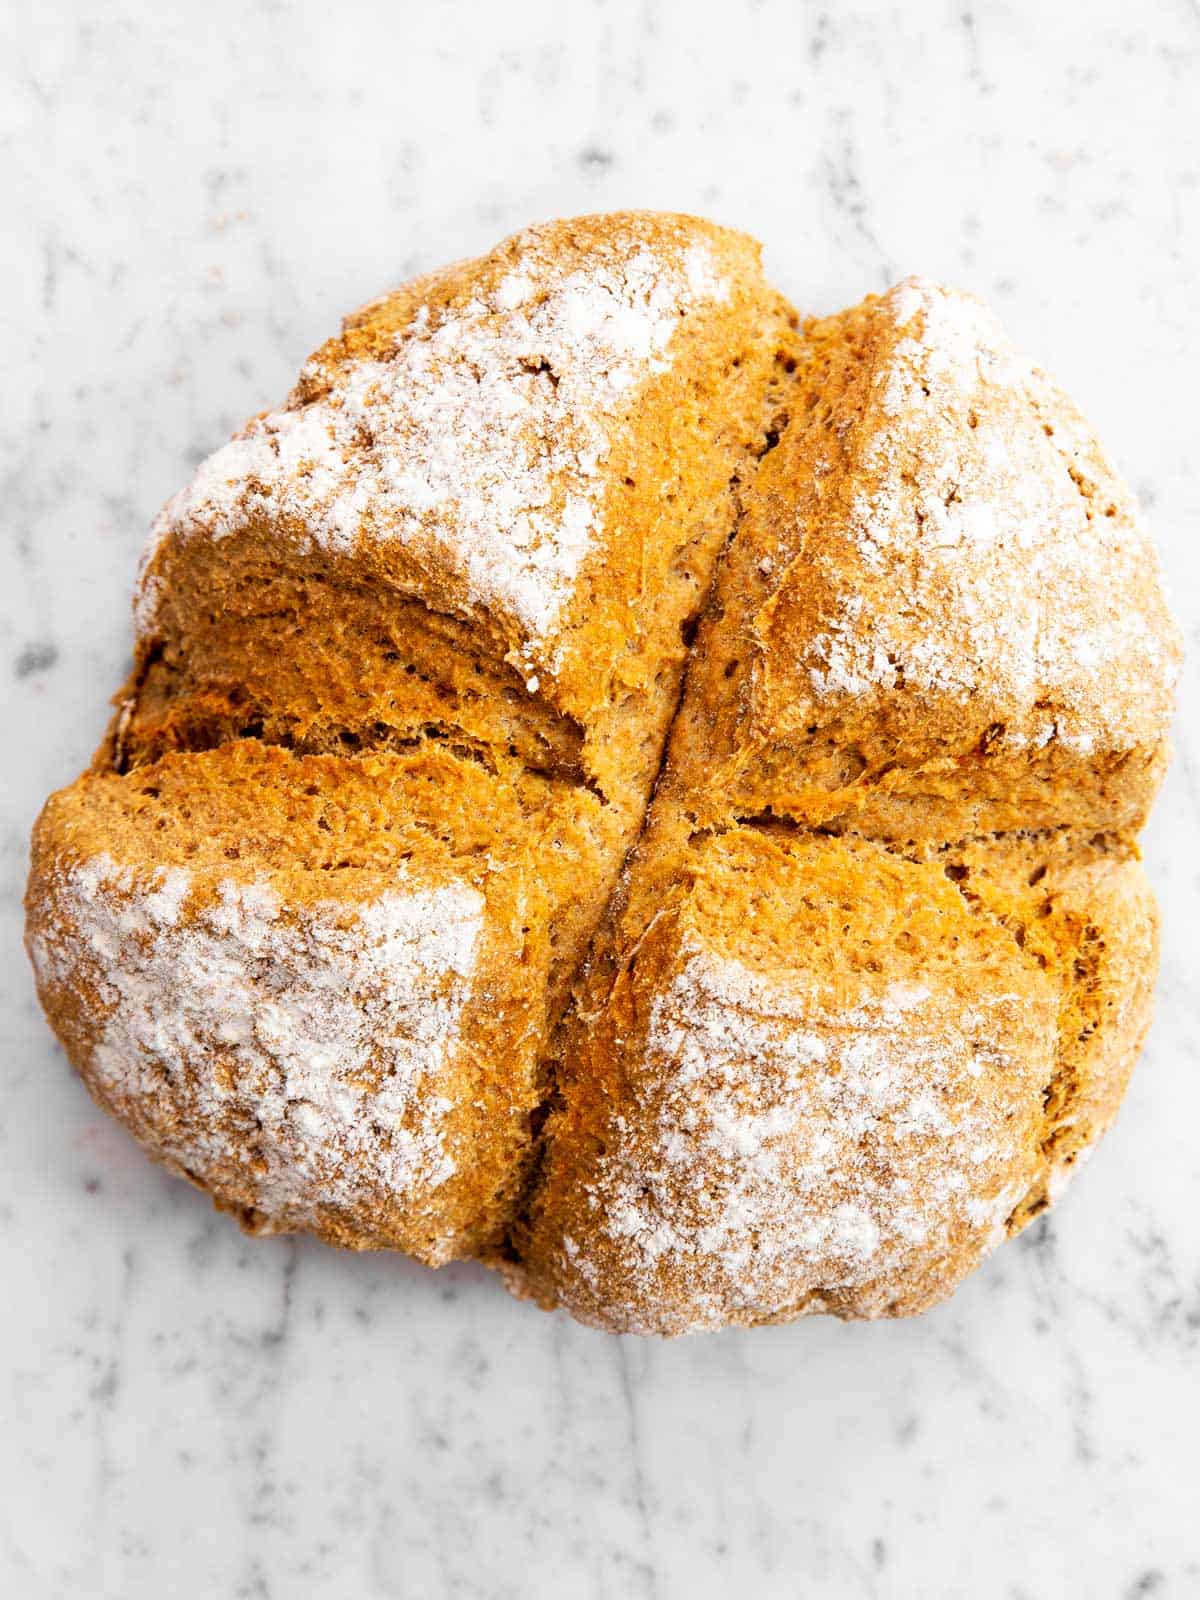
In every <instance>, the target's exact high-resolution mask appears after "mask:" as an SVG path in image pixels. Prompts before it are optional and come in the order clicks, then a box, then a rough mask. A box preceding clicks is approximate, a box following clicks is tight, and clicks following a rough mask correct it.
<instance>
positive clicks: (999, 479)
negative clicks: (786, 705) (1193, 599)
mask: <svg viewBox="0 0 1200 1600" xmlns="http://www.w3.org/2000/svg"><path fill="white" fill-rule="evenodd" d="M882 309H883V311H884V314H885V315H887V316H889V317H890V318H891V320H892V322H893V323H894V325H895V328H896V330H897V331H898V334H899V338H898V341H897V342H896V343H895V345H894V348H893V349H892V350H891V352H890V356H889V359H888V360H886V361H884V362H882V363H881V364H880V367H879V370H878V371H877V372H876V373H875V374H874V377H873V380H872V389H871V392H870V395H869V397H868V401H867V412H866V414H867V416H868V417H869V418H873V419H874V420H873V436H870V437H868V439H867V441H866V443H865V445H864V448H863V456H862V465H861V473H862V479H863V483H862V487H861V488H860V490H859V491H858V493H857V494H856V496H855V498H854V500H853V502H852V503H851V506H850V511H849V517H848V523H847V524H846V525H845V526H836V527H832V528H830V529H828V530H826V531H827V533H828V534H830V535H831V536H832V543H831V553H830V555H829V556H828V557H824V558H821V557H818V562H819V564H820V565H821V567H822V570H823V572H824V574H825V575H826V576H827V577H829V578H830V579H831V581H832V583H833V587H834V591H835V593H840V594H841V595H842V600H841V607H840V611H839V612H838V613H837V614H835V615H834V616H833V617H832V618H831V619H830V620H829V621H828V622H827V625H826V631H825V632H824V633H822V634H821V635H820V636H819V637H818V638H817V639H816V640H815V641H814V643H813V646H812V650H811V653H810V656H809V658H808V660H809V665H808V668H807V676H808V678H809V680H810V683H811V688H812V690H813V691H815V693H816V695H817V697H818V698H819V699H829V698H831V697H838V696H862V695H869V694H877V693H884V694H889V693H895V692H904V693H918V694H920V693H936V694H939V695H946V696H949V697H950V698H951V699H953V700H957V701H961V702H963V703H966V702H968V701H971V700H976V701H977V703H978V704H982V705H986V706H987V707H989V708H991V710H992V712H993V714H994V716H995V719H996V721H997V722H998V723H1003V725H1004V726H1003V728H1002V729H1001V730H1000V731H999V734H998V737H1001V738H1003V740H1004V741H1005V742H1006V743H1007V744H1009V745H1010V746H1011V747H1013V748H1027V747H1033V748H1035V749H1037V748H1041V747H1042V746H1044V745H1046V744H1048V743H1049V742H1050V741H1051V740H1057V741H1058V742H1059V743H1061V744H1063V745H1065V746H1067V747H1068V748H1070V749H1073V750H1075V751H1077V752H1078V753H1080V754H1083V755H1087V754H1089V753H1090V752H1091V751H1092V750H1093V749H1095V748H1106V749H1114V748H1115V749H1128V748H1132V747H1133V746H1134V745H1135V744H1137V743H1138V742H1139V741H1140V740H1143V739H1144V740H1147V741H1149V742H1153V741H1154V740H1156V739H1157V738H1158V737H1160V736H1161V734H1162V731H1163V729H1164V728H1165V726H1166V722H1167V720H1168V719H1169V714H1170V695H1171V690H1172V688H1173V685H1174V680H1175V677H1176V675H1177V671H1178V662H1177V654H1176V652H1175V649H1174V646H1173V640H1174V635H1173V630H1172V629H1171V626H1170V622H1169V618H1167V616H1166V613H1165V609H1164V608H1163V605H1162V602H1161V596H1160V594H1159V588H1158V584H1159V579H1158V563H1157V557H1156V555H1155V552H1154V548H1153V545H1152V542H1151V541H1150V539H1149V537H1148V535H1147V533H1146V530H1145V528H1144V526H1143V524H1142V521H1141V518H1140V516H1139V514H1138V511H1137V508H1136V505H1135V504H1134V502H1133V499H1132V497H1131V496H1130V494H1129V492H1128V490H1127V489H1126V487H1125V485H1124V484H1123V483H1122V482H1121V480H1120V478H1119V477H1118V476H1117V474H1116V473H1115V471H1114V470H1113V468H1112V467H1111V465H1110V463H1109V462H1108V461H1107V460H1106V459H1105V458H1104V456H1103V454H1102V452H1101V451H1100V449H1099V447H1098V446H1097V444H1096V442H1095V439H1094V437H1093V435H1092V434H1091V432H1090V430H1089V429H1088V428H1087V426H1086V424H1085V423H1084V421H1083V419H1082V418H1081V417H1080V416H1079V414H1078V412H1077V411H1076V410H1075V408H1074V406H1072V404H1071V403H1070V401H1069V400H1067V398H1066V397H1065V396H1064V395H1063V394H1062V393H1061V392H1060V391H1059V390H1058V389H1057V388H1056V387H1055V386H1054V385H1053V384H1052V383H1051V381H1050V380H1049V379H1048V378H1047V377H1046V375H1045V373H1043V372H1041V371H1040V370H1039V369H1038V368H1036V367H1033V366H1032V365H1031V364H1030V363H1028V362H1026V361H1024V360H1023V359H1022V358H1021V357H1019V356H1018V354H1017V352H1016V351H1015V349H1014V348H1013V346H1012V344H1011V342H1010V341H1009V340H1008V338H1007V337H1006V336H1005V334H1004V333H1003V331H1002V329H1001V327H1000V324H999V322H998V321H997V319H996V318H995V316H994V315H993V314H992V313H991V312H990V311H989V310H988V309H987V308H986V307H985V306H984V305H982V304H981V303H980V302H979V301H978V300H976V299H975V298H974V297H973V296H970V295H965V294H961V293H956V292H953V291H951V290H947V289H943V288H941V287H939V286H938V285H936V284H932V283H929V282H927V281H926V280H923V279H917V278H914V279H909V280H907V281H906V282H904V283H903V284H901V285H899V287H898V288H896V289H894V290H893V291H892V292H891V293H890V294H889V295H887V296H885V297H884V300H883V306H882ZM868 426H869V427H870V426H872V424H871V423H870V422H869V423H868Z"/></svg>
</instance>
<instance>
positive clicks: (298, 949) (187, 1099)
mask: <svg viewBox="0 0 1200 1600" xmlns="http://www.w3.org/2000/svg"><path fill="white" fill-rule="evenodd" d="M190 890H191V885H190V880H189V877H188V874H187V873H186V872H184V871H183V870H181V869H172V870H170V871H167V870H165V869H161V868H160V869H159V870H158V871H157V872H156V873H155V874H154V877H153V879H152V881H151V883H150V885H149V886H148V887H147V886H146V885H145V884H144V883H139V881H138V880H136V879H135V877H134V874H133V873H132V872H131V871H130V870H129V869H128V868H123V867H120V866H118V865H117V864H116V863H115V862H114V861H113V860H112V859H111V858H110V857H108V856H103V855H102V856H99V857H96V858H94V859H92V860H89V861H86V862H84V863H82V864H79V865H77V866H75V867H74V868H73V869H71V870H70V872H69V874H68V884H67V888H66V892H65V894H64V895H63V896H62V899H61V902H60V905H59V909H58V917H59V919H60V920H61V921H62V923H63V926H62V927H61V928H58V929H55V930H53V936H52V937H49V938H43V939H41V940H40V941H39V943H38V946H37V948H35V951H34V955H35V961H36V962H37V964H38V966H39V969H40V970H41V972H42V974H43V975H51V976H53V975H54V971H55V964H56V963H57V964H58V966H61V968H62V971H61V973H59V974H58V976H59V977H60V978H61V980H62V981H64V982H65V981H70V977H71V973H72V971H73V970H74V962H75V960H76V952H78V951H79V949H80V947H82V949H83V950H84V951H85V952H86V953H87V955H88V956H89V957H90V960H91V962H92V963H94V965H95V967H96V969H97V970H98V972H99V973H100V975H101V976H100V978H99V980H98V987H99V989H100V992H101V997H102V1000H103V1002H104V1006H105V1011H106V1013H107V1018H106V1021H105V1024H104V1027H103V1030H102V1032H101V1035H100V1037H99V1039H98V1041H97V1043H96V1046H95V1048H94V1051H93V1054H92V1059H91V1075H92V1077H93V1078H94V1080H95V1081H96V1082H97V1084H98V1085H99V1087H100V1088H101V1089H102V1091H103V1092H104V1093H105V1094H106V1095H108V1096H109V1097H111V1099H112V1100H113V1101H114V1102H118V1103H125V1104H129V1105H138V1104H142V1105H150V1106H153V1105H155V1104H156V1102H159V1103H161V1102H165V1103H167V1104H169V1106H170V1108H171V1110H172V1112H173V1113H174V1115H173V1117H172V1118H171V1122H172V1126H173V1131H171V1132H170V1133H166V1134H162V1135H161V1146H162V1148H163V1150H164V1153H165V1154H166V1155H167V1156H169V1157H170V1158H171V1159H173V1160H175V1161H177V1162H178V1163H179V1164H180V1165H181V1166H183V1167H185V1168H187V1169H188V1170H189V1171H191V1172H193V1173H194V1174H196V1175H197V1176H201V1177H202V1176H203V1175H204V1173H205V1171H206V1169H207V1168H210V1167H212V1166H213V1165H214V1164H217V1163H229V1162H241V1163H243V1164H244V1166H245V1168H246V1171H245V1179H246V1181H247V1183H248V1184H250V1185H251V1186H252V1188H253V1190H254V1193H255V1205H256V1206H257V1207H258V1208H259V1209H261V1211H262V1212H263V1213H264V1214H265V1215H266V1217H267V1218H268V1220H270V1219H271V1218H272V1217H275V1216H278V1215H280V1214H285V1215H286V1216H287V1218H288V1220H289V1221H290V1222H291V1223H293V1224H294V1222H295V1220H296V1219H297V1218H298V1217H299V1216H301V1215H303V1214H304V1213H305V1212H307V1211H311V1209H312V1207H313V1205H314V1203H315V1199H316V1197H318V1196H319V1197H320V1199H321V1201H322V1203H323V1204H327V1205H330V1206H333V1207H337V1206H338V1205H341V1204H349V1203H350V1202H351V1201H352V1200H353V1199H355V1198H356V1197H359V1196H362V1195H364V1194H367V1195H370V1194H381V1193H382V1194H385V1195H392V1196H396V1197H399V1198H402V1197H403V1195H404V1194H405V1193H406V1191H408V1190H410V1189H413V1188H414V1187H416V1186H417V1185H423V1186H436V1185H438V1184H440V1183H443V1182H445V1180H446V1179H447V1178H448V1177H449V1176H450V1175H451V1174H452V1173H453V1171H454V1163H453V1160H452V1159H451V1157H450V1155H449V1154H448V1153H447V1151H446V1149H445V1148H444V1141H443V1137H442V1131H441V1127H440V1124H441V1122H442V1120H443V1119H444V1116H445V1113H446V1112H447V1111H448V1110H449V1109H450V1102H449V1101H448V1100H446V1099H445V1098H444V1097H442V1096H440V1095H439V1094H438V1092H437V1084H438V1071H439V1067H440V1066H441V1065H442V1064H443V1063H444V1062H445V1061H446V1058H447V1055H448V1053H449V1051H450V1050H451V1048H452V1046H453V1044H454V1042H455V1039H456V1035H457V1028H458V1022H459V1017H460V1014H461V1011H462V1008H463V1004H464V1000H465V997H466V990H467V980H468V979H469V978H470V976H471V973H472V971H473V969H474V964H475V951H476V944H477V940H478V936H479V931H480V927H481V922H482V913H483V901H482V897H481V896H480V895H479V893H478V892H477V891H476V890H474V889H472V888H469V887H463V886H450V887H443V888H416V887H410V886H408V885H405V884H403V883H401V884H400V885H399V886H397V888H395V889H394V890H389V891H387V892H385V893H384V894H382V895H380V896H379V897H378V898H376V899H374V900H370V901H366V902H364V903H362V904H358V905H346V904H337V903H334V902H328V903H320V904H316V905H313V906H310V907H307V908H303V909H297V910H295V911H293V912H288V913H286V914H285V912H284V910H283V908H282V906H281V904H280V901H279V898H278V896H277V895H276V893H275V891H274V890H273V889H272V888H271V886H270V885H269V884H268V883H266V882H262V881H256V882H251V883H234V882H231V881H226V882H224V883H222V884H221V885H220V886H219V889H218V892H217V896H216V899H215V901H212V902H211V903H206V904H202V905H201V906H198V907H197V906H195V905H193V906H191V907H190V908H189V915H188V916H187V918H186V919H183V920H181V916H180V913H181V909H182V907H183V905H184V903H185V902H186V901H187V899H188V897H189V894H190ZM255 1121H257V1124H258V1125H259V1126H260V1127H261V1128H262V1130H263V1132H264V1135H265V1136H264V1137H263V1138H262V1139H261V1140H254V1141H252V1146H253V1148H251V1145H248V1144H247V1142H246V1141H245V1140H244V1139H242V1138H237V1137H232V1136H231V1134H232V1132H233V1130H234V1129H235V1128H239V1129H241V1128H244V1127H245V1126H247V1125H248V1124H250V1125H252V1124H253V1123H254V1122H255Z"/></svg>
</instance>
